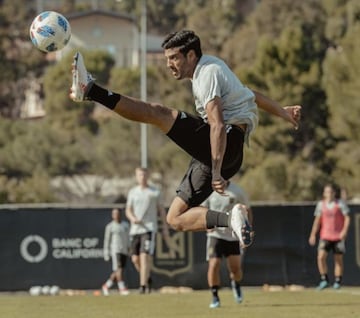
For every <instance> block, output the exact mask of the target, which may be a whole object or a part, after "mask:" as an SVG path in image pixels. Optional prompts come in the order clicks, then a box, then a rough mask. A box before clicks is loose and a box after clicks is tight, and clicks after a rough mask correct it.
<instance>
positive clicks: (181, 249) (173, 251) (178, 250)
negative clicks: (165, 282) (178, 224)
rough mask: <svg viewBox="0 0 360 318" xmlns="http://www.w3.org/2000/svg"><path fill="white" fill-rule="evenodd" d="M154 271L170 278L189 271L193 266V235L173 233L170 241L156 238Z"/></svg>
mask: <svg viewBox="0 0 360 318" xmlns="http://www.w3.org/2000/svg"><path fill="white" fill-rule="evenodd" d="M152 265H153V266H152V270H153V271H154V272H155V273H159V274H164V275H166V276H169V277H173V276H175V275H178V274H181V273H184V272H187V271H189V270H190V269H191V268H192V266H193V254H192V233H191V232H175V231H174V232H171V234H170V236H169V239H168V240H164V239H163V237H162V235H160V234H159V235H157V236H156V250H155V255H154V257H153V264H152Z"/></svg>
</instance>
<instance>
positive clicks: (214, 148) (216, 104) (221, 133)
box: [205, 96, 226, 194]
mask: <svg viewBox="0 0 360 318" xmlns="http://www.w3.org/2000/svg"><path fill="white" fill-rule="evenodd" d="M205 109H206V114H207V119H208V123H209V125H210V146H211V161H212V187H213V189H214V191H216V192H218V193H220V194H223V193H224V191H225V188H226V182H225V180H224V179H223V177H222V176H221V166H222V162H223V158H224V154H225V149H226V132H225V123H224V118H223V115H222V104H221V100H220V98H219V97H217V96H216V97H215V98H214V99H212V100H211V101H209V102H208V103H207V104H206V107H205Z"/></svg>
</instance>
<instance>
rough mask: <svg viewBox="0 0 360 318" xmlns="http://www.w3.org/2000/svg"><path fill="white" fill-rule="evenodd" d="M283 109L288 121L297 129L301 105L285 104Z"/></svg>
mask: <svg viewBox="0 0 360 318" xmlns="http://www.w3.org/2000/svg"><path fill="white" fill-rule="evenodd" d="M284 109H285V111H286V112H287V114H288V121H289V122H290V123H292V124H293V126H294V127H295V129H298V128H299V122H300V119H301V106H300V105H294V106H286V107H284Z"/></svg>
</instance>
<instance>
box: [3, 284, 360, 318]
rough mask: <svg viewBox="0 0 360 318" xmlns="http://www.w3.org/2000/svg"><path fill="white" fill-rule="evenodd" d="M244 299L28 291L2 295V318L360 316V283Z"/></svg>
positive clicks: (247, 292) (247, 293) (250, 294)
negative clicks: (213, 301) (213, 304)
mask: <svg viewBox="0 0 360 318" xmlns="http://www.w3.org/2000/svg"><path fill="white" fill-rule="evenodd" d="M243 291H244V297H245V299H244V301H243V303H242V304H236V303H235V302H234V301H233V298H232V294H231V291H230V290H221V291H220V297H221V304H222V307H221V308H217V309H209V308H208V305H209V301H210V294H209V292H208V291H194V292H190V293H184V294H160V293H152V294H150V295H138V294H137V293H135V291H134V293H132V294H130V295H129V296H119V295H117V294H112V295H110V296H109V297H103V296H97V297H96V296H93V294H92V293H90V292H88V293H87V294H86V295H84V296H72V297H70V296H38V297H35V296H29V295H27V294H25V293H16V294H11V293H4V294H0V317H1V318H33V317H34V318H60V317H64V318H65V317H66V318H72V317H74V318H75V317H76V318H82V317H83V318H95V317H96V318H112V317H117V318H120V317H121V318H128V317H129V318H161V317H167V318H172V317H181V318H183V317H184V318H185V317H189V318H193V317H194V318H205V317H224V318H225V317H226V318H235V317H236V318H239V317H244V318H264V317H269V318H282V317H283V318H302V317H303V318H322V317H324V318H325V317H326V318H330V317H339V318H359V317H360V287H344V288H342V289H341V290H339V291H334V290H331V289H328V290H325V291H322V292H318V291H316V290H314V289H305V290H303V291H296V292H290V291H278V292H264V291H262V290H261V289H260V288H253V287H248V288H246V287H245V288H243Z"/></svg>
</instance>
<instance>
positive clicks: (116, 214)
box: [112, 209, 120, 221]
mask: <svg viewBox="0 0 360 318" xmlns="http://www.w3.org/2000/svg"><path fill="white" fill-rule="evenodd" d="M112 218H113V220H115V221H120V211H119V210H118V209H114V210H112Z"/></svg>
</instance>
